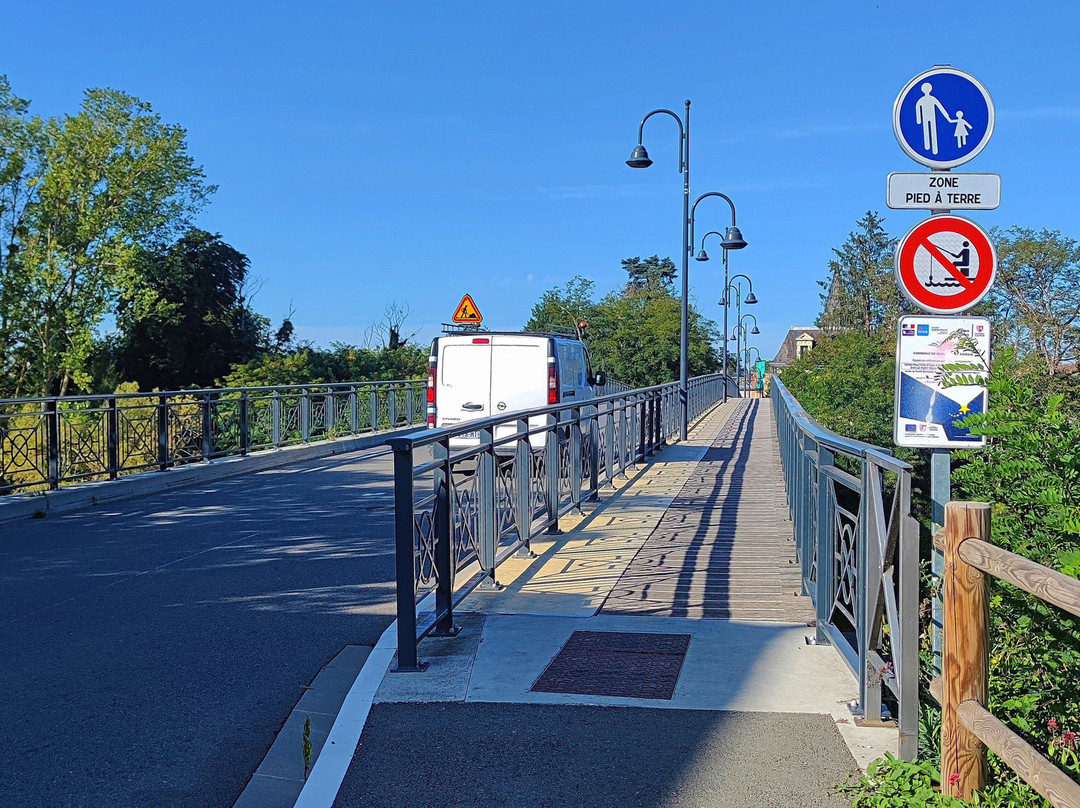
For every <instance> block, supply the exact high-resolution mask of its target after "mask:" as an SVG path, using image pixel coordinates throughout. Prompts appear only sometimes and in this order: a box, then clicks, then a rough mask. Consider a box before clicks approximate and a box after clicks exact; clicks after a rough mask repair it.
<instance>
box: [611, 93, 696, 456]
mask: <svg viewBox="0 0 1080 808" xmlns="http://www.w3.org/2000/svg"><path fill="white" fill-rule="evenodd" d="M661 112H662V113H664V114H665V115H670V116H671V117H672V118H674V119H675V120H676V122H677V123H678V124H679V173H680V174H682V175H683V217H682V301H683V302H682V337H681V339H680V342H679V351H680V356H679V406H680V408H681V410H682V421H681V425H682V432H681V435H682V439H683V440H686V439H687V437H688V436H689V431H688V429H687V421H688V415H689V409H688V407H689V400H688V397H687V384H686V376H687V372H686V368H687V363H686V351H687V348H686V346H687V338H686V330H687V324H688V315H687V309H686V301H687V298H688V297H689V283H688V281H687V274H688V270H689V268H690V267H689V261H688V257H689V254H690V236H689V233H690V230H689V228H690V100H689V99H687V100H686V122H685V124H684V123H683V119H682V118H680V117H679V116H678V115H676V114H675V113H674V112H672V111H671V110H670V109H654V110H653V111H652V112H650V113H649V114H648V115H646V116H645V117H644V118H642V119H641V123H640V124H639V125H638V138H637V140H638V142H637V146H635V147H634V151H633V153H632V154H631V155H630V159H629V160H627V161H626V164H627V165H628V166H630V167H631V168H648V167H649V166H651V165H652V160H650V159H649V153H648V152H647V151H645V145H644V143H643V142H642V135H643V133H644V131H645V121H647V120H649V118H651V117H652V116H653V115H656V114H657V113H661Z"/></svg>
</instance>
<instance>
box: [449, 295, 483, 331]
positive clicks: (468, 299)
mask: <svg viewBox="0 0 1080 808" xmlns="http://www.w3.org/2000/svg"><path fill="white" fill-rule="evenodd" d="M483 319H484V315H482V314H481V313H480V309H478V308H476V303H474V302H473V299H472V295H465V297H463V298H461V302H460V303H458V307H457V310H456V311H455V312H454V322H455V323H476V324H477V325H479V324H480V322H481V321H482V320H483Z"/></svg>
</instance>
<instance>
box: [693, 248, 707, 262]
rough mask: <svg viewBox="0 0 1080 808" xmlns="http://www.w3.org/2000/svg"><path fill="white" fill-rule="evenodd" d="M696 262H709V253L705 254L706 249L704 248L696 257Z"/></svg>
mask: <svg viewBox="0 0 1080 808" xmlns="http://www.w3.org/2000/svg"><path fill="white" fill-rule="evenodd" d="M694 260H695V261H708V260H709V254H708V253H707V252H705V248H704V247H702V248H701V249H700V250H698V254H697V255H695V256H694Z"/></svg>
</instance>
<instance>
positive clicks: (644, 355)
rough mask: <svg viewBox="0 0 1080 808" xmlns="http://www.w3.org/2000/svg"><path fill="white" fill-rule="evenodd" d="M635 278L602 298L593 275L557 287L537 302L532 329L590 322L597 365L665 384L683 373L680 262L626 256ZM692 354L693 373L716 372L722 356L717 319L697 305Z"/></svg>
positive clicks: (642, 382)
mask: <svg viewBox="0 0 1080 808" xmlns="http://www.w3.org/2000/svg"><path fill="white" fill-rule="evenodd" d="M623 268H624V269H626V271H627V273H628V275H629V280H628V282H627V283H626V285H625V286H623V287H622V288H621V289H619V290H617V291H612V292H610V293H608V294H607V295H606V296H605V297H604V298H603V299H602V300H600V301H599V302H594V301H593V299H592V295H593V289H594V284H593V282H592V281H590V280H587V279H585V278H581V277H575V278H574V279H573V280H571V281H570V282H569V283H567V284H566V286H565V287H564V288H563V289H551V290H549V291H547V292H545V293H544V294H543V296H541V298H540V300H539V301H538V302H537V303H536V305H534V306H533V310H532V316H531V317H530V318H529V321H528V323H526V324H525V328H526V330H530V331H543V330H545V329H548V328H552V327H559V328H563V329H565V328H567V327H569V326H571V325H572V324H573V323H574V322H580V321H581V320H586V321H587V322H588V324H589V327H588V331H587V334H586V342H587V344H588V346H589V352H590V354H591V357H592V364H593V367H594V368H595V369H596V370H603V371H605V372H606V373H607V374H608V376H609V377H610V378H612V379H617V380H619V381H621V382H624V383H626V384H629V385H631V386H634V387H647V386H651V385H654V384H663V383H665V382H671V381H674V380H676V379H678V378H679V341H680V328H681V326H680V323H681V316H682V309H681V303H680V301H679V299H678V298H676V297H675V296H674V294H673V292H672V283H671V278H672V275H673V273H674V271H675V265H674V263H673V262H672V261H671V259H670V258H663V259H661V258H659V257H657V256H655V255H654V256H652V257H651V258H647V259H645V260H644V261H643V260H642V259H640V258H628V259H625V260H624V261H623ZM688 319H689V326H690V328H689V333H688V335H687V344H688V347H689V355H688V357H687V361H688V366H689V372H690V375H691V376H696V375H701V374H705V373H715V372H717V371H718V370H719V367H720V360H719V355H718V353H717V350H716V348H715V346H714V342H715V341H717V340H718V339H719V334H718V333H717V330H716V325H715V323H713V322H712V321H710V320H708V319H706V318H704V317H702V316H701V314H700V313H699V312H698V311H696V310H695V309H694V307H693V306H692V305H691V306H690V309H689V316H688Z"/></svg>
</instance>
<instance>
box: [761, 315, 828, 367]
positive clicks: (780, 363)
mask: <svg viewBox="0 0 1080 808" xmlns="http://www.w3.org/2000/svg"><path fill="white" fill-rule="evenodd" d="M824 332H825V329H823V328H818V327H817V326H812V325H809V326H792V327H791V329H790V330H789V331H788V333H787V336H786V337H784V341H783V342H782V343H781V344H780V350H778V351H777V352H776V357H775V358H774V359H773V360H772V362H770V363H769V371H770V372H771V373H779V372H780V371H781V370H783V369H784V368H786V367H787V366H788V365H790V364H792V363H793V362H794V361H795V360H796V359H798V358H799V357H800V356H803V355H804V354H806V353H807V352H809V351H811V350H813V348H814V346H815V345H816V344H817V343H818V342H819V341H820V340H821V336H822V334H823V333H824Z"/></svg>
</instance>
